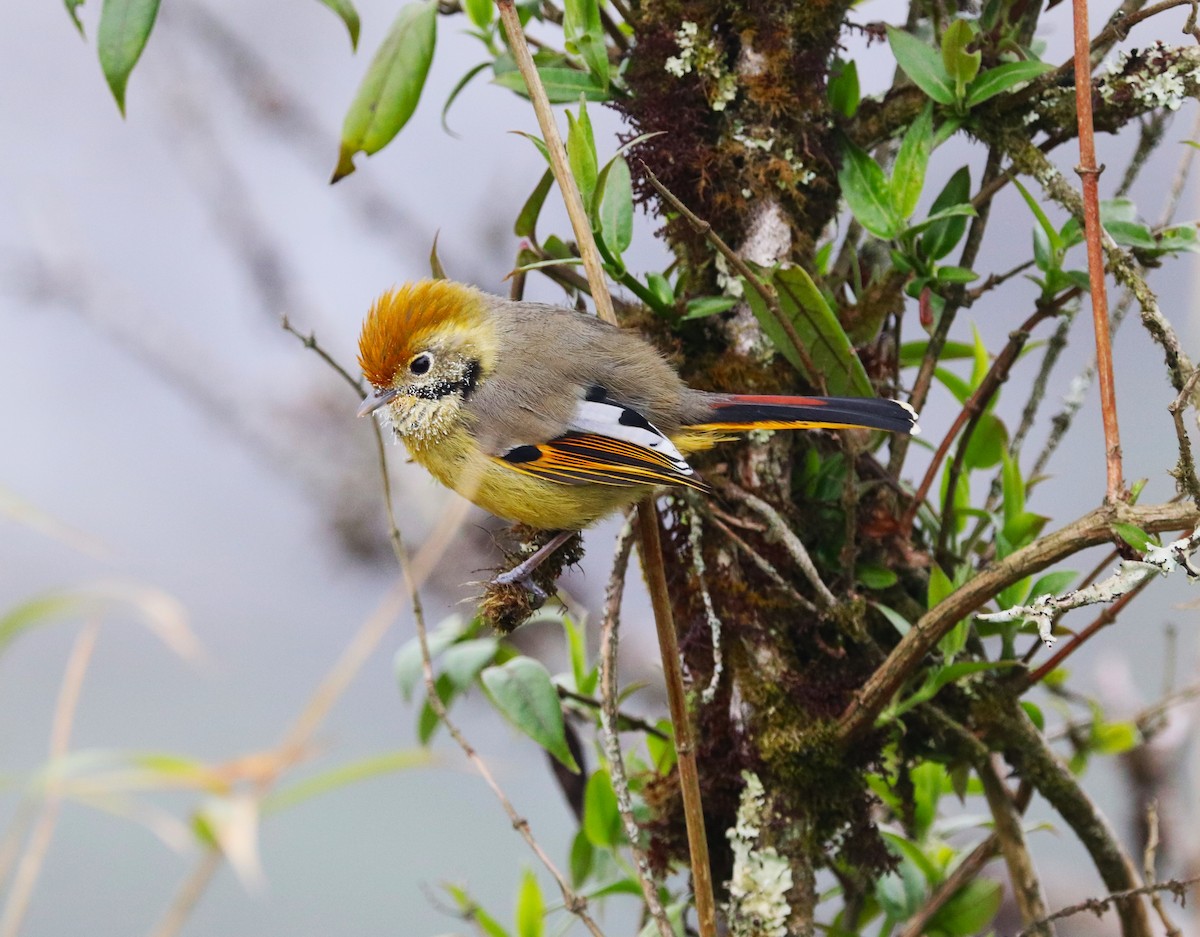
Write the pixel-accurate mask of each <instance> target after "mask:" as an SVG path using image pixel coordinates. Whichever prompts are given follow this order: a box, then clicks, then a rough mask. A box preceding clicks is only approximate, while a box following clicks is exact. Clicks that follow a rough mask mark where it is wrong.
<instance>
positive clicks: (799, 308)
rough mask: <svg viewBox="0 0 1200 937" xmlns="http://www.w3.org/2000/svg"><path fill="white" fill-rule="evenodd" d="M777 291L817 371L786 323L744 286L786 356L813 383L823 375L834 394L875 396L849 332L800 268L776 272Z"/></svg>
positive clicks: (780, 302) (764, 327) (774, 340)
mask: <svg viewBox="0 0 1200 937" xmlns="http://www.w3.org/2000/svg"><path fill="white" fill-rule="evenodd" d="M771 282H772V283H773V284H774V286H775V289H776V291H777V292H778V294H779V305H780V308H781V309H782V311H783V314H784V315H785V316H787V317H788V319H789V320H790V321H791V323H792V325H793V327H794V328H795V330H796V333H797V335H799V337H800V340H801V341H802V342H803V343H804V345H805V347H806V348H807V350H808V353H809V357H811V358H812V362H813V364H814V365H815V366H816V368H817V371H818V372H819V374H809V373H808V372H807V369H806V367H805V364H804V361H803V359H802V358H801V356H800V354H799V352H797V350H796V349H795V347H794V346H793V344H792V341H791V339H790V338H789V336H788V335H787V333H786V332H785V331H784V329H783V328H782V326H780V325H779V323H777V322H776V321H775V317H774V316H773V315H772V314H771V310H770V309H769V308H768V307H767V304H766V303H765V302H764V301H763V299H762V297H761V296H759V295H758V292H757V291H756V290H754V289H753V288H752V287H751V286H750V285H749V284H747V285H746V299H747V300H748V301H749V303H750V308H751V309H752V310H753V312H754V315H755V316H756V317H757V318H758V321H759V323H760V324H761V325H762V327H763V331H764V332H766V333H767V336H768V337H769V338H770V339H771V341H772V342H774V343H775V347H777V348H778V349H779V350H780V352H781V353H782V354H783V356H784V357H785V358H787V359H788V361H789V362H791V364H792V366H793V367H795V368H796V370H797V371H799V372H800V373H801V374H803V375H804V376H805V378H806V379H807V380H809V381H810V382H813V383H816V381H817V379H818V377H819V376H821V375H823V376H824V378H825V383H826V386H827V387H828V389H829V392H830V393H831V394H838V395H843V396H855V397H870V396H874V393H875V391H874V388H872V387H871V381H870V379H869V378H868V377H867V372H866V370H865V369H864V368H863V365H862V362H861V361H860V360H859V358H858V355H857V353H856V352H855V351H854V347H853V346H852V345H851V344H850V339H849V337H848V336H847V335H846V330H845V329H843V328H842V325H841V323H840V322H838V319H837V316H836V315H835V314H834V312H833V310H832V309H830V308H829V304H828V303H827V302H826V301H825V297H824V296H823V295H821V291H820V290H819V289H818V288H817V285H816V284H815V283H814V282H813V281H812V278H811V277H810V276H809V275H808V274H807V273H806V272H805V271H804V269H803V268H802V267H790V268H788V269H787V270H780V271H778V272H777V273H776V274H775V276H774V277H773V278H772V280H771Z"/></svg>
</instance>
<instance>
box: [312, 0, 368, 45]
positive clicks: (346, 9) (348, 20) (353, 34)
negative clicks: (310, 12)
mask: <svg viewBox="0 0 1200 937" xmlns="http://www.w3.org/2000/svg"><path fill="white" fill-rule="evenodd" d="M321 3H323V4H325V6H327V7H329V9H331V10H333V12H334V13H336V14H337V15H338V18H339V19H340V20H341V21H342V22H343V23H345V24H346V31H347V32H348V33H350V48H351V49H354V50H355V51H357V50H358V32H359V28H360V26H361V23H360V22H359V19H358V10H356V9H354V4H353V3H351V2H350V0H321Z"/></svg>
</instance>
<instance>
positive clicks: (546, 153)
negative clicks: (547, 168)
mask: <svg viewBox="0 0 1200 937" xmlns="http://www.w3.org/2000/svg"><path fill="white" fill-rule="evenodd" d="M509 133H512V134H516V135H517V136H518V137H524V138H525V139H526V140H528V141H529V142H530V143H532V144H533V145H534V146H535V147H537V151H538V152H539V153H541V154H542V158H543V159H545V160H546V162H547V164H548V163H549V162H550V148H549V147H548V146H546V141H545V140H543V139H542V138H541V137H537V136H534V135H533V134H532V133H526V132H525V131H524V130H510V131H509Z"/></svg>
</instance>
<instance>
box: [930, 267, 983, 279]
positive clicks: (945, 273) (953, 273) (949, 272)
mask: <svg viewBox="0 0 1200 937" xmlns="http://www.w3.org/2000/svg"><path fill="white" fill-rule="evenodd" d="M934 279H935V280H937V281H938V282H939V283H974V282H975V281H976V280H978V279H979V274H978V273H976V272H975V271H974V270H968V269H967V268H966V267H938V268H937V270H936V271H935V274H934Z"/></svg>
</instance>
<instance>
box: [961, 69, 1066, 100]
mask: <svg viewBox="0 0 1200 937" xmlns="http://www.w3.org/2000/svg"><path fill="white" fill-rule="evenodd" d="M1051 71H1054V66H1053V65H1047V64H1046V63H1045V62H1036V61H1033V60H1032V59H1027V60H1026V61H1023V62H1006V63H1005V64H1003V65H997V66H996V67H995V68H989V69H988V70H987V71H986V72H984V73H983V74H982V75H980V76H979V77H978V78H976V79H975V80H974V81H973V82H971V86H970V87H969V88H968V89H967V102H966V103H967V107H975V106H977V105H979V104H982V103H983V102H984V101H986V100H988V99H989V98H994V97H995V96H996V95H998V94H1001V93H1003V92H1005V91H1008V90H1009V89H1011V88H1014V87H1016V86H1017V85H1019V84H1021V83H1022V82H1026V81H1032V80H1033V79H1034V78H1037V77H1038V76H1039V75H1044V74H1046V72H1051Z"/></svg>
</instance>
